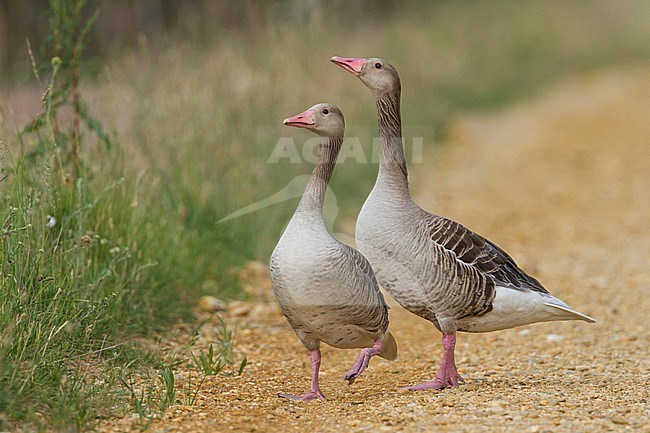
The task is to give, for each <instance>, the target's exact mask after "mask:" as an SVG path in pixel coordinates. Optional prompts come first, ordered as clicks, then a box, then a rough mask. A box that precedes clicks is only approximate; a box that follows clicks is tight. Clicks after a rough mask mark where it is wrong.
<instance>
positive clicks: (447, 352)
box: [331, 57, 595, 390]
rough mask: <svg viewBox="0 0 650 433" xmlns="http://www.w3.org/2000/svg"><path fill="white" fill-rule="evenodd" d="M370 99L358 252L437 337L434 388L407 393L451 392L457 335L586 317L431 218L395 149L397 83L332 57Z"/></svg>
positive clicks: (467, 234) (479, 242)
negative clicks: (372, 110) (373, 115)
mask: <svg viewBox="0 0 650 433" xmlns="http://www.w3.org/2000/svg"><path fill="white" fill-rule="evenodd" d="M331 61H332V62H333V63H335V64H336V65H338V66H340V67H341V68H343V69H345V70H346V71H348V72H350V73H352V74H353V75H355V76H357V77H358V78H359V79H361V81H362V82H363V84H365V85H366V87H368V88H369V89H370V91H371V93H372V95H373V96H374V99H375V103H376V107H377V116H378V122H379V143H380V154H379V174H378V176H377V181H376V183H375V186H374V188H373V189H372V192H371V193H370V195H369V196H368V198H367V199H366V202H365V203H364V205H363V208H362V209H361V213H360V214H359V217H358V219H357V226H356V241H357V248H358V249H359V251H361V252H362V253H363V254H364V255H365V256H366V257H367V258H368V260H369V261H370V264H371V265H372V266H373V269H374V270H375V273H376V276H377V280H378V281H379V284H380V285H381V286H382V287H383V288H384V289H385V290H386V291H387V292H388V293H389V294H390V295H391V296H392V297H393V298H395V300H396V301H397V302H398V303H399V304H400V305H402V306H403V307H404V308H406V309H407V310H409V311H410V312H412V313H414V314H417V315H418V316H420V317H423V318H424V319H426V320H428V321H430V322H432V323H433V324H434V325H435V327H436V328H437V329H438V330H439V331H441V332H442V346H443V356H442V362H441V365H440V368H439V369H438V372H437V373H436V376H435V379H434V380H433V381H429V382H425V383H422V384H419V385H415V386H411V387H409V388H408V389H410V390H420V389H427V388H436V389H439V388H445V387H447V386H458V383H459V382H463V378H462V377H461V376H460V375H459V374H458V371H457V370H456V363H455V361H454V347H455V345H456V332H457V331H465V332H489V331H496V330H500V329H507V328H512V327H515V326H520V325H527V324H530V323H535V322H546V321H554V320H584V321H586V322H594V321H595V320H594V319H592V318H591V317H589V316H587V315H584V314H582V313H579V312H577V311H574V310H572V309H571V308H569V307H568V306H567V305H566V304H565V303H564V302H562V301H561V300H560V299H558V298H556V297H554V296H552V295H550V294H549V292H548V291H547V290H546V289H545V288H544V287H543V286H542V285H541V284H540V282H539V281H537V280H536V279H535V278H533V277H531V276H530V275H528V274H526V272H524V271H523V270H522V269H520V268H519V267H518V266H517V264H516V263H515V261H514V260H513V259H512V258H511V257H510V256H509V255H508V254H507V253H506V252H505V251H503V250H502V249H501V248H499V247H498V246H497V245H495V244H494V243H493V242H490V241H489V240H488V239H485V238H484V237H482V236H480V235H478V234H476V233H474V232H472V231H471V230H469V229H467V228H465V227H464V226H462V225H461V224H459V223H457V222H455V221H451V220H449V219H447V218H443V217H440V216H437V215H433V214H431V213H429V212H426V211H424V210H423V209H421V208H420V207H419V206H418V205H417V204H415V203H414V202H413V200H412V198H411V195H410V193H409V186H408V179H407V171H406V161H405V159H404V150H403V145H402V122H401V114H400V92H401V84H400V79H399V75H398V74H397V71H396V70H395V68H394V67H393V66H392V65H391V64H390V63H388V62H387V61H385V60H382V59H377V58H370V59H365V58H342V57H332V59H331Z"/></svg>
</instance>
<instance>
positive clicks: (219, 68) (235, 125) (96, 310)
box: [0, 0, 650, 431]
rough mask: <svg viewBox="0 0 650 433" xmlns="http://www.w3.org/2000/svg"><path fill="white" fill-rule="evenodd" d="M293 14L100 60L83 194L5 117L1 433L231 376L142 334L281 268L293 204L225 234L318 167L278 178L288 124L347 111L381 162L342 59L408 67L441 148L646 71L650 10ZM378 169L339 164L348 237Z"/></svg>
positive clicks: (50, 153)
mask: <svg viewBox="0 0 650 433" xmlns="http://www.w3.org/2000/svg"><path fill="white" fill-rule="evenodd" d="M283 7H285V6H281V7H279V8H278V9H276V11H275V15H272V16H271V19H270V22H271V24H269V25H268V26H266V27H264V28H261V29H259V34H257V35H256V36H255V37H252V36H250V35H246V34H243V33H242V34H231V33H224V32H220V31H219V30H215V32H214V34H213V35H211V38H210V40H206V41H202V43H201V44H200V45H192V44H188V43H172V44H170V45H169V46H168V47H167V48H166V49H164V50H163V51H162V53H160V54H157V52H156V51H154V50H150V49H149V48H148V47H147V45H146V44H142V45H141V46H140V47H139V48H135V49H132V50H127V51H125V52H122V53H118V54H116V55H114V56H113V57H112V58H110V59H100V60H97V59H95V60H94V61H93V62H94V64H95V65H96V64H97V63H101V64H102V65H103V67H100V68H99V70H100V71H101V72H100V73H99V74H98V75H96V76H94V77H84V80H82V83H81V94H82V95H83V98H84V100H85V101H86V103H87V104H88V106H89V110H90V112H91V113H92V114H93V115H95V116H96V117H97V118H98V119H99V120H100V121H101V123H102V124H103V126H104V127H105V129H106V130H108V131H109V132H110V134H111V137H112V142H113V147H112V148H110V149H109V148H107V147H106V146H104V145H102V143H101V142H100V141H99V140H98V139H97V138H96V137H95V136H94V135H93V134H92V131H91V130H82V141H81V148H80V158H81V163H82V164H81V166H82V169H81V173H82V175H81V176H80V177H79V178H78V179H77V180H76V181H73V182H72V183H70V182H66V175H67V174H68V171H69V166H68V165H66V163H65V160H64V159H62V158H60V152H61V148H60V147H57V143H53V144H52V146H50V147H49V148H45V149H44V150H43V151H42V152H40V153H36V154H34V150H35V149H36V147H37V146H36V143H37V141H38V140H37V138H36V137H35V136H28V137H25V138H23V139H22V140H19V139H18V138H17V137H16V135H15V133H14V132H15V131H16V130H17V125H14V124H12V123H10V121H9V120H6V119H8V117H6V116H5V117H3V118H0V140H2V142H3V144H2V146H1V147H0V157H1V162H2V173H1V174H0V179H2V178H3V177H4V176H7V178H6V179H4V180H3V181H0V223H1V224H2V226H1V230H2V231H1V234H0V242H1V244H0V290H1V293H2V305H1V307H0V329H1V331H2V339H1V340H0V413H2V417H3V418H0V429H3V428H4V429H7V428H10V427H12V426H15V425H16V423H28V424H31V425H33V426H36V427H38V426H41V427H44V426H50V427H53V428H55V429H61V430H66V431H74V430H78V431H82V430H85V429H87V428H90V427H92V426H93V425H94V423H96V421H97V420H98V419H101V418H102V417H108V416H111V415H114V414H116V413H121V414H124V413H129V412H137V413H142V414H151V413H154V412H155V411H158V410H162V409H164V407H165V406H166V404H170V403H173V402H175V401H181V402H191V400H192V395H193V394H192V393H193V392H194V391H195V390H196V389H195V388H187V389H185V390H184V391H183V388H182V387H181V388H179V384H178V383H174V380H175V377H174V375H173V372H174V371H175V369H177V368H178V367H179V363H185V364H186V365H190V366H193V367H192V369H193V371H194V372H195V374H197V375H198V376H197V377H201V375H205V374H210V373H212V372H214V371H220V370H221V368H222V366H220V365H218V364H217V361H216V360H217V359H225V358H220V356H226V355H219V354H220V353H227V350H232V349H227V348H221V349H219V350H218V351H217V354H215V353H212V354H210V353H209V352H204V353H201V354H199V355H197V356H196V358H192V356H190V355H189V354H188V353H187V352H185V353H184V355H183V356H184V357H183V356H181V355H175V357H172V358H170V357H169V356H167V355H165V354H163V353H162V352H160V351H158V350H155V349H151V347H152V346H151V345H140V344H136V343H135V341H137V339H136V338H134V337H138V338H139V337H141V336H147V337H149V338H158V339H159V341H161V342H164V341H165V340H166V339H167V338H166V337H164V338H163V337H161V335H166V334H164V333H159V331H162V332H164V331H165V330H167V329H168V327H169V325H170V324H172V323H174V322H175V321H178V320H192V319H191V315H190V308H191V306H192V305H193V304H194V303H195V302H196V300H197V298H198V296H200V295H202V294H205V293H211V294H217V295H218V296H221V297H224V298H236V297H241V296H243V295H242V294H241V293H240V287H239V283H238V281H237V279H236V277H235V276H233V274H232V272H230V271H231V269H232V268H234V267H237V266H240V265H242V264H243V263H245V261H247V260H249V259H252V258H260V259H262V260H266V258H267V257H268V255H269V254H270V252H271V250H272V248H273V246H274V244H275V242H276V241H277V239H278V238H279V236H280V232H281V230H282V227H283V225H284V224H285V223H286V221H287V220H288V218H289V217H290V215H291V214H292V212H293V211H294V209H295V205H296V203H297V199H293V200H290V201H287V202H283V203H279V204H276V205H274V206H271V207H268V208H265V209H262V210H260V211H258V212H257V213H255V214H251V215H248V216H245V217H242V218H237V219H234V220H231V221H228V222H226V223H222V224H216V222H217V221H219V220H220V219H221V218H223V217H224V216H226V215H228V214H230V213H231V212H234V211H236V210H238V209H240V208H241V207H243V206H246V205H248V204H250V203H252V202H255V201H256V200H259V199H261V198H264V197H267V196H270V195H272V194H274V193H276V192H277V191H279V190H280V189H282V188H283V187H284V186H285V185H287V184H288V183H289V182H290V181H291V180H292V179H293V178H294V177H295V176H297V175H300V174H307V173H309V171H310V170H311V164H308V163H306V162H302V163H299V164H292V163H290V162H289V161H286V160H283V161H281V162H280V163H278V164H268V163H267V162H266V161H267V159H268V158H269V156H270V154H271V152H272V150H273V148H274V146H275V145H276V143H277V141H278V139H279V138H280V137H283V136H288V137H293V139H294V140H295V143H296V144H297V146H298V149H301V147H302V143H304V142H305V140H307V139H309V138H311V137H312V135H311V134H309V133H307V132H305V131H296V130H292V129H290V128H286V127H284V126H282V124H281V122H282V119H283V118H285V117H287V116H289V115H293V114H296V113H298V112H300V111H302V110H304V109H305V108H307V107H309V106H311V105H312V104H314V103H316V102H323V101H328V102H332V103H335V104H337V105H340V106H341V107H342V109H343V110H344V113H345V115H346V120H347V124H348V136H353V137H358V138H359V140H360V142H361V143H362V144H363V145H364V148H365V149H366V152H367V153H366V155H369V150H368V144H367V143H369V142H370V141H371V139H372V135H374V134H375V113H374V106H373V104H372V100H371V96H370V94H369V92H368V91H367V90H366V89H365V88H363V86H362V85H361V83H359V82H358V80H357V79H355V78H354V77H352V76H350V75H349V74H346V73H345V72H344V71H341V70H340V69H338V68H337V67H335V66H334V65H331V64H330V63H329V62H328V59H329V57H331V56H332V55H345V56H367V55H380V56H382V57H384V58H386V59H388V60H389V61H391V62H392V63H393V64H394V65H396V66H397V67H398V69H399V71H400V74H401V77H402V82H403V118H404V123H405V125H406V126H407V127H408V126H419V127H424V128H425V129H426V131H428V132H427V134H429V135H428V136H425V137H424V139H425V143H424V144H425V146H427V147H429V148H430V147H432V146H433V143H434V142H435V141H436V140H437V139H439V138H440V136H441V135H444V130H445V126H446V125H447V123H448V122H449V121H450V120H451V119H452V118H453V117H455V116H457V115H458V114H460V113H466V112H468V111H477V110H483V111H488V110H494V109H496V108H498V107H501V106H503V105H505V104H508V103H511V102H513V101H517V100H520V99H522V98H525V97H530V96H531V95H535V94H538V93H539V92H540V91H541V90H542V89H543V88H544V87H545V86H547V85H548V84H549V83H551V82H553V81H554V80H557V79H558V78H560V77H562V76H566V75H577V74H581V73H585V72H588V71H591V70H594V69H598V68H602V67H607V66H612V65H617V64H621V63H627V62H634V63H639V62H647V61H648V59H650V43H649V42H650V28H649V27H648V26H647V22H649V21H650V4H649V3H647V2H633V1H630V2H621V4H620V5H619V6H617V8H615V10H613V9H612V6H611V4H610V3H608V2H590V3H587V2H570V3H567V2H553V1H551V2H515V1H510V0H506V1H497V2H474V1H461V2H436V3H435V5H433V6H431V5H429V3H416V4H413V5H412V6H411V7H410V8H404V9H403V10H398V9H395V10H394V11H393V13H392V15H391V16H390V17H388V18H384V19H379V18H377V19H373V20H364V14H363V11H359V10H357V11H356V12H354V11H353V12H351V13H350V14H349V16H348V15H346V14H343V13H341V12H339V13H337V14H325V15H324V16H321V18H320V19H317V18H316V17H315V18H312V19H306V18H305V15H300V14H285V13H284V12H283V11H285V9H282V8H283ZM287 7H288V6H287ZM42 60H46V59H42ZM40 90H41V91H43V90H44V89H40ZM40 103H41V101H40V100H39V99H38V98H34V101H33V107H35V108H34V110H33V111H32V112H35V111H37V110H38V107H39V104H40ZM8 111H9V110H8V109H7V108H6V106H4V105H3V112H4V113H7V112H8ZM68 115H69V113H68V114H66V112H65V111H63V112H62V114H61V118H60V121H61V122H63V123H65V122H67V121H68V120H69V119H68V117H66V116H68ZM3 119H4V120H3ZM20 126H22V125H20ZM51 127H52V124H51V122H50V123H49V124H48V128H50V129H48V128H45V129H43V130H42V131H43V134H45V135H47V134H52V131H51ZM425 157H430V154H428V153H425ZM62 161H63V162H62ZM375 172H376V165H373V164H361V165H359V164H356V163H354V162H353V161H348V162H346V163H344V164H341V166H340V167H338V168H337V171H336V172H335V174H334V179H333V183H332V189H333V191H334V192H335V194H336V198H337V203H338V206H339V208H340V213H339V215H338V218H337V219H336V221H335V227H336V229H337V230H342V231H347V232H348V233H349V232H350V228H351V221H353V219H354V217H355V215H356V214H357V212H358V210H359V208H360V206H361V204H362V203H363V199H364V198H365V196H366V194H367V193H368V191H369V190H370V188H371V186H372V184H373V181H374V176H375ZM48 215H52V216H54V217H56V219H57V224H56V225H55V226H54V227H52V228H48V227H46V222H47V217H48ZM349 234H351V233H349ZM227 332H228V331H226V330H224V334H223V335H222V338H221V339H223V340H224V341H226V342H227V341H230V340H228V338H231V337H232V336H231V337H228V336H227V335H228V334H227ZM215 343H216V344H217V345H218V342H215ZM188 347H189V346H188ZM219 347H221V346H219ZM218 362H221V361H218ZM201 383H202V382H201ZM179 389H180V390H179ZM179 393H181V394H182V395H181V394H179ZM145 424H146V421H145Z"/></svg>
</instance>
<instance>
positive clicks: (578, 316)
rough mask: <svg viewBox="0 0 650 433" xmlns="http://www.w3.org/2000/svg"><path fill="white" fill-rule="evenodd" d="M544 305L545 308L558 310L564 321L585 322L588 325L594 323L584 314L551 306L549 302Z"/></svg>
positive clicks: (560, 306)
mask: <svg viewBox="0 0 650 433" xmlns="http://www.w3.org/2000/svg"><path fill="white" fill-rule="evenodd" d="M544 305H546V306H547V307H551V308H555V309H557V310H560V311H561V312H562V313H560V317H562V318H564V319H565V320H584V321H585V322H589V323H595V322H596V319H594V318H592V317H589V316H587V315H586V314H582V313H579V312H577V311H575V310H572V309H571V308H569V307H566V306H564V305H557V304H552V303H550V302H546V303H545V304H544Z"/></svg>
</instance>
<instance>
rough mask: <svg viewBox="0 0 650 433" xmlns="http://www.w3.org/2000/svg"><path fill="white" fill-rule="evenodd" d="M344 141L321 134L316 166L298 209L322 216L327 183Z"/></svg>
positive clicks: (340, 138) (341, 138)
mask: <svg viewBox="0 0 650 433" xmlns="http://www.w3.org/2000/svg"><path fill="white" fill-rule="evenodd" d="M342 142H343V137H325V136H321V139H320V145H319V146H318V159H317V161H316V166H315V167H314V171H313V172H312V174H311V176H310V177H309V182H308V183H307V187H306V188H305V192H304V194H303V196H302V199H301V200H300V204H299V205H298V210H300V211H303V212H305V211H306V212H309V213H317V214H318V215H321V216H322V214H323V202H324V201H325V193H326V192H327V185H328V184H329V181H330V179H331V177H332V172H333V171H334V167H335V166H336V158H337V157H338V154H339V151H340V150H341V143H342Z"/></svg>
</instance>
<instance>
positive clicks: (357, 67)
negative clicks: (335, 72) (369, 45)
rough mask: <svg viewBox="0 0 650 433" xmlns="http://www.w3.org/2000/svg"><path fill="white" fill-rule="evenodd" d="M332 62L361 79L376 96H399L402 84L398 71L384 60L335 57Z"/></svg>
mask: <svg viewBox="0 0 650 433" xmlns="http://www.w3.org/2000/svg"><path fill="white" fill-rule="evenodd" d="M330 61H331V62H332V63H334V64H336V65H337V66H340V67H341V68H343V69H345V70H346V71H348V72H349V73H351V74H352V75H355V76H357V77H359V79H360V80H361V81H362V82H363V84H365V85H366V87H368V88H369V89H370V91H371V92H372V93H373V94H374V95H375V96H379V97H381V96H384V95H396V94H397V95H399V92H400V90H401V84H400V79H399V74H398V73H397V69H395V67H394V66H393V65H391V64H390V63H388V62H387V61H386V60H384V59H379V58H376V57H372V58H368V59H366V58H350V57H338V56H334V57H332V58H331V59H330Z"/></svg>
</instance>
